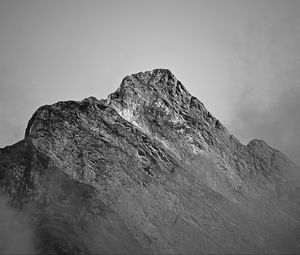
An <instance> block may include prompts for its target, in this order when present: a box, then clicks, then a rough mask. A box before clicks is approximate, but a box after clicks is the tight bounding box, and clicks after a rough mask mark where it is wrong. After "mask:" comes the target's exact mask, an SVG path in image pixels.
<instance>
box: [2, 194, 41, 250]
mask: <svg viewBox="0 0 300 255" xmlns="http://www.w3.org/2000/svg"><path fill="white" fill-rule="evenodd" d="M33 253H35V249H34V234H33V229H32V227H31V225H30V223H29V219H28V217H27V216H26V215H25V214H24V212H18V211H17V210H16V209H14V208H13V207H12V206H10V205H9V204H8V201H7V199H6V198H5V197H4V196H0V254H33Z"/></svg>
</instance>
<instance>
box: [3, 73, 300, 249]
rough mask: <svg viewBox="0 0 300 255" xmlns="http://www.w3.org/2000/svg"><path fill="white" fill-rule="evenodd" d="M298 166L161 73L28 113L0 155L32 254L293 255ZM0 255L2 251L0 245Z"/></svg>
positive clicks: (298, 236)
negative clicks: (244, 136) (233, 129)
mask: <svg viewBox="0 0 300 255" xmlns="http://www.w3.org/2000/svg"><path fill="white" fill-rule="evenodd" d="M299 176H300V170H299V168H298V167H297V166H296V165H295V164H293V163H292V162H291V161H290V160H289V159H288V158H287V157H286V156H285V155H283V154H282V153H281V152H279V151H277V150H275V149H273V148H271V147H269V146H268V145H267V144H266V143H265V142H263V141H259V140H253V141H251V142H250V143H249V144H248V145H247V146H245V145H242V144H241V143H240V142H239V141H238V139H236V138H235V137H234V136H233V135H231V134H230V133H229V132H228V130H227V129H226V128H225V127H224V126H223V125H222V124H221V123H220V121H219V120H217V119H216V118H214V117H213V116H212V115H211V113H210V112H209V111H207V110H206V109H205V107H204V105H203V104H202V103H201V102H200V101H199V100H198V99H197V98H195V97H193V96H192V95H191V94H190V93H189V92H188V91H187V90H186V88H185V87H184V86H183V85H182V84H181V83H180V81H178V80H177V79H176V78H175V76H174V75H173V74H172V73H171V72H170V71H169V70H166V69H156V70H153V71H151V72H145V73H138V74H133V75H130V76H127V77H125V78H124V79H123V81H122V83H121V86H120V88H119V89H118V90H117V91H116V92H114V93H112V94H111V95H109V96H108V98H107V99H106V100H103V99H102V100H98V99H96V98H94V97H90V98H87V99H84V100H82V101H80V102H75V101H67V102H58V103H56V104H54V105H46V106H43V107H41V108H39V109H38V110H37V111H36V112H35V113H34V115H33V116H32V118H31V119H30V121H29V123H28V126H27V129H26V134H25V138H24V140H22V141H20V142H19V143H16V144H15V145H12V146H9V147H5V148H3V149H1V150H0V187H1V191H2V193H3V194H5V195H6V196H8V198H9V199H8V200H9V203H10V204H11V206H12V207H13V208H15V210H17V211H18V212H19V213H23V214H26V215H27V216H28V217H29V218H30V224H31V225H32V229H33V236H34V237H35V238H34V245H35V247H36V252H37V253H41V254H44V253H54V254H74V253H80V252H84V254H100V253H103V254H104V253H105V254H107V253H114V254H115V253H127V254H132V253H137V254H141V253H145V254H146V253H147V254H149V253H150V254H152V253H153V254H162V253H164V254H165V253H180V254H182V253H193V254H195V253H197V254H198V253H200V254H205V253H210V254H212V253H214V254H216V253H223V254H228V253H237V254H241V253H247V254H249V253H257V254H258V253H260V254H261V253H274V254H275V253H299V252H300V228H299V227H300V224H299V221H300V207H299V206H300V200H299V190H300V188H299V185H300V181H299ZM0 249H1V245H0Z"/></svg>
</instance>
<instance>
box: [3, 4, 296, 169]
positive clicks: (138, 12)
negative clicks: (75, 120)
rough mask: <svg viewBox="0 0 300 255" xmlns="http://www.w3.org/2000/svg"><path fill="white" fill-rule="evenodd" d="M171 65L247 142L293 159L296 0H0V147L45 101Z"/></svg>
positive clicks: (106, 89)
mask: <svg viewBox="0 0 300 255" xmlns="http://www.w3.org/2000/svg"><path fill="white" fill-rule="evenodd" d="M154 68H168V69H170V70H171V71H172V72H173V73H174V74H175V76H176V77H177V78H178V79H179V80H181V82H182V83H183V84H184V85H185V87H186V88H187V89H188V90H189V91H190V92H191V93H192V94H193V95H195V96H196V97H197V98H198V99H199V100H200V101H202V102H203V103H204V104H205V106H206V107H207V108H208V110H209V111H211V112H212V113H213V115H214V116H215V117H217V118H218V119H220V120H221V122H222V123H223V124H224V125H225V126H226V127H227V128H228V129H229V131H230V132H231V133H233V134H234V135H235V136H237V137H238V138H239V139H240V140H241V141H242V142H243V143H244V144H247V143H248V142H249V140H251V139H254V138H260V139H264V140H266V141H267V142H268V143H269V144H270V145H271V146H273V147H275V148H278V149H280V150H281V151H282V152H284V153H286V154H287V155H288V156H289V157H290V158H292V159H293V160H294V161H295V162H297V163H298V165H300V128H299V124H300V1H288V0H284V1H283V0H282V1H275V0H269V1H261V0H260V1H250V0H248V1H242V0H237V1H229V0H221V1H212V0H208V1H199V0H198V1H187V0H184V1H183V0H182V1H173V0H172V1H166V0H165V1H164V0H160V1H143V0H139V1H127V0H122V1H112V0H110V1H100V0H98V1H88V0H84V1H83V0H82V1H76V0H70V1H67V0H59V1H55V0H48V1H43V0H36V1H32V0H19V1H15V0H0V120H1V122H0V147H4V146H6V145H9V144H12V143H15V142H16V141H18V140H20V139H22V138H23V136H24V132H25V128H26V125H27V121H28V120H29V118H30V117H31V115H32V114H33V113H34V111H35V110H36V109H37V108H38V107H39V106H42V105H45V104H52V103H55V102H57V101H59V100H81V99H83V98H85V97H88V96H91V95H93V96H95V97H97V98H99V99H100V98H106V97H107V95H108V94H109V93H111V92H113V91H114V90H116V89H117V87H118V86H119V84H120V82H121V80H122V78H123V77H124V76H126V75H128V74H132V73H136V72H140V71H146V70H151V69H154Z"/></svg>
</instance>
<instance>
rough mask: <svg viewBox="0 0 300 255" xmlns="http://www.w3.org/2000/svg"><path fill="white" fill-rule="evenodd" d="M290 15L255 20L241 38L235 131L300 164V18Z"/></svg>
mask: <svg viewBox="0 0 300 255" xmlns="http://www.w3.org/2000/svg"><path fill="white" fill-rule="evenodd" d="M289 14H290V17H288V18H287V17H280V18H275V19H273V20H269V21H266V22H265V23H264V24H262V23H256V22H255V21H249V22H248V25H247V26H246V27H245V30H244V34H243V35H242V36H240V37H239V38H235V42H234V43H233V44H234V45H235V47H234V49H233V57H232V62H231V67H232V69H233V70H235V72H232V74H231V81H232V82H233V84H234V85H233V90H234V91H235V92H234V93H235V99H234V100H233V103H232V105H233V106H234V109H233V114H232V120H231V123H230V126H229V127H230V130H231V131H233V133H234V134H236V135H237V136H238V137H239V138H240V139H241V140H242V141H243V142H244V143H247V142H248V141H249V140H251V139H254V138H260V139H264V140H266V141H267V142H268V143H269V144H270V145H271V146H273V147H275V148H277V149H279V150H281V151H282V152H283V153H285V154H287V156H288V157H290V158H291V159H292V160H293V161H294V162H295V163H297V164H298V165H300V128H299V126H300V54H299V49H298V45H299V44H300V29H299V24H300V19H299V18H298V16H296V15H293V12H290V13H289Z"/></svg>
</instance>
